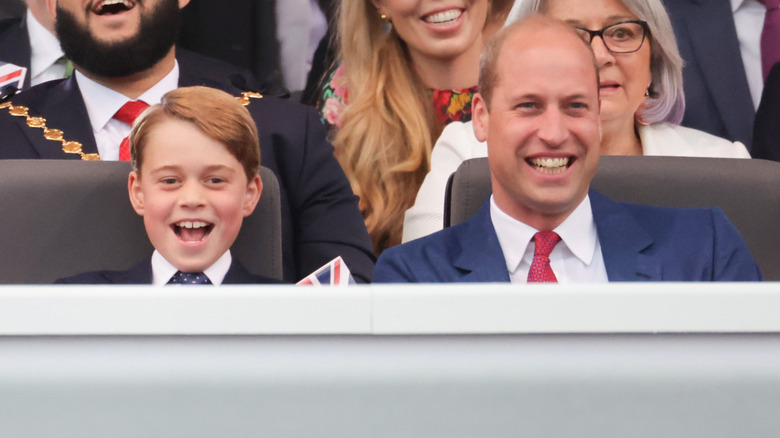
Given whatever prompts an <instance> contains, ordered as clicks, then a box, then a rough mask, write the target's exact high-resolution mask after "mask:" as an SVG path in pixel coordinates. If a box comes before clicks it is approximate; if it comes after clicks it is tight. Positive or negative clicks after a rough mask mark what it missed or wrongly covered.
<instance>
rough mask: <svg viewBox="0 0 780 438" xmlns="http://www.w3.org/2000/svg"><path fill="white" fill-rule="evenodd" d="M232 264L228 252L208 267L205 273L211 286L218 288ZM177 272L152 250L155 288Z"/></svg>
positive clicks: (160, 255) (163, 284)
mask: <svg viewBox="0 0 780 438" xmlns="http://www.w3.org/2000/svg"><path fill="white" fill-rule="evenodd" d="M232 263H233V257H232V256H231V255H230V250H227V251H225V253H224V254H222V257H220V258H218V259H217V261H216V262H214V264H213V265H211V266H209V267H208V268H207V269H206V270H205V271H203V273H204V274H206V277H208V278H209V280H210V281H211V284H213V285H215V286H219V285H221V284H222V282H223V281H224V280H225V276H226V275H227V272H228V271H229V270H230V265H231V264H232ZM178 271H179V269H178V268H176V267H175V266H173V265H172V264H170V263H169V262H168V260H165V257H163V256H162V254H160V251H157V250H156V249H155V250H154V253H153V254H152V284H153V285H155V286H165V285H166V284H168V281H170V280H171V277H173V276H174V274H176V273H177V272H178Z"/></svg>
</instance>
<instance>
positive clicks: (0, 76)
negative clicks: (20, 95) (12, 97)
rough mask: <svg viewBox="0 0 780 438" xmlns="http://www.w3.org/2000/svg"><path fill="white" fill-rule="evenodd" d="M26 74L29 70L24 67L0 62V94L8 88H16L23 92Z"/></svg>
mask: <svg viewBox="0 0 780 438" xmlns="http://www.w3.org/2000/svg"><path fill="white" fill-rule="evenodd" d="M26 74H27V69H26V68H24V67H19V66H18V65H14V64H9V63H6V62H0V93H2V92H3V91H5V89H6V88H8V87H16V88H18V89H19V90H21V89H22V85H23V84H24V76H25V75H26Z"/></svg>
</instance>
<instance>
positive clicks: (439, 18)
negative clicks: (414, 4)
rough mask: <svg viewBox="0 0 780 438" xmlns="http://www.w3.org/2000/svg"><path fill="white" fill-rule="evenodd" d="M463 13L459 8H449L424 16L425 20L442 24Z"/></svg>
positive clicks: (455, 18)
mask: <svg viewBox="0 0 780 438" xmlns="http://www.w3.org/2000/svg"><path fill="white" fill-rule="evenodd" d="M462 13H463V11H461V10H460V9H450V10H448V11H442V12H437V13H435V14H431V15H428V16H427V17H425V21H426V22H427V23H431V24H443V23H449V22H451V21H455V20H457V19H458V17H460V15H461V14H462Z"/></svg>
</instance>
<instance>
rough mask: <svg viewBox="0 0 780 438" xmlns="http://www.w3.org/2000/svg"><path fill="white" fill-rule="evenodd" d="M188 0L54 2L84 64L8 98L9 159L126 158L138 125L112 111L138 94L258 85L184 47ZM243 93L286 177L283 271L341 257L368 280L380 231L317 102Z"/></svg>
mask: <svg viewBox="0 0 780 438" xmlns="http://www.w3.org/2000/svg"><path fill="white" fill-rule="evenodd" d="M187 1H188V0H178V1H177V0H147V1H145V2H143V3H136V2H130V3H113V2H110V3H109V4H107V3H106V2H103V1H98V2H94V3H92V4H91V8H90V9H88V10H85V9H84V7H83V6H82V2H81V1H80V0H59V1H55V0H51V1H50V8H51V9H52V13H55V14H56V29H57V33H58V37H59V39H60V42H61V43H62V46H63V49H64V51H65V53H66V54H67V56H68V58H70V59H71V60H72V61H73V63H74V65H75V66H76V73H75V74H74V75H73V76H71V77H70V78H69V79H66V80H61V81H56V82H47V83H44V84H41V85H39V86H36V87H32V88H30V89H29V90H26V91H24V92H22V93H20V94H19V95H17V96H15V97H14V98H13V101H12V103H13V105H12V106H9V104H8V102H6V103H5V104H0V132H2V133H3V135H2V136H0V159H9V158H14V159H34V158H43V159H79V158H86V159H94V158H97V157H99V158H100V159H104V160H105V159H108V160H112V159H113V160H116V159H118V158H119V154H120V144H121V143H122V139H123V138H124V137H126V136H127V134H128V133H129V132H130V126H129V125H128V124H126V123H124V122H122V121H120V120H118V119H112V115H113V114H114V113H116V112H117V110H119V109H120V108H121V107H122V106H123V105H124V104H125V103H127V102H128V101H137V100H140V101H144V102H145V103H147V104H154V103H158V102H159V100H160V98H161V97H162V95H163V94H165V93H166V92H168V91H170V90H172V89H174V88H176V87H180V86H193V85H205V86H209V87H213V88H218V89H221V90H223V91H226V92H228V93H230V94H232V95H234V96H237V95H239V94H240V93H241V92H242V91H243V90H245V89H247V88H252V87H254V86H255V85H256V84H255V81H254V79H253V78H252V76H251V75H249V74H245V73H244V72H243V71H242V70H240V69H237V68H234V67H232V66H229V65H227V64H224V63H222V62H219V61H214V60H211V59H209V58H205V57H203V56H200V55H196V54H193V53H190V52H186V51H183V50H177V49H176V47H175V46H174V41H175V40H176V29H177V25H178V20H179V14H180V8H181V7H184V6H185V5H186V4H187ZM127 5H130V7H128V6H127ZM55 6H56V9H55ZM252 96H256V95H254V94H253V95H252ZM244 100H245V103H247V105H248V108H249V110H250V113H251V114H252V117H253V119H254V120H255V122H256V123H257V126H258V130H259V134H260V148H261V150H262V154H263V165H264V166H265V167H268V168H269V169H271V170H272V171H273V172H274V174H275V175H276V177H277V178H278V180H279V185H280V190H281V203H282V253H283V262H282V267H283V270H284V280H285V281H289V282H295V281H297V280H299V279H300V278H302V277H304V276H305V275H307V274H309V273H310V272H312V271H314V270H316V269H317V268H319V267H320V266H322V265H324V264H326V263H327V262H329V261H330V260H332V259H333V258H335V257H336V256H338V255H340V256H342V258H343V259H344V261H345V263H346V264H347V266H349V268H350V270H351V272H352V273H353V275H354V276H355V278H356V279H357V280H358V281H368V280H369V279H370V278H371V274H372V271H373V265H374V260H375V257H374V255H373V252H372V251H371V241H370V239H369V237H368V233H367V232H366V229H365V225H364V224H363V219H362V216H361V215H360V211H359V210H358V208H357V199H356V197H355V196H354V194H353V193H352V190H351V188H350V186H349V182H348V180H347V179H346V176H345V175H344V173H343V171H342V170H341V167H340V166H339V164H338V162H337V161H336V159H335V158H334V157H333V148H332V146H331V145H330V144H329V143H328V142H327V140H326V137H325V131H324V129H323V127H322V125H321V123H320V122H319V118H318V115H317V114H316V112H315V111H314V110H312V109H310V108H308V107H305V106H303V105H300V104H297V103H293V102H289V101H285V100H281V99H276V98H273V97H267V96H266V97H262V98H249V97H245V98H244ZM22 107H23V108H26V110H21V108H22ZM19 110H21V111H23V112H25V111H26V112H27V113H28V114H29V116H36V117H41V119H35V121H36V122H41V123H43V124H45V127H46V129H43V127H42V126H41V125H39V124H35V123H34V124H30V123H28V120H27V118H26V117H15V116H12V115H11V113H13V112H15V111H19ZM213 110H214V111H219V108H214V109H213ZM36 126H37V127H36Z"/></svg>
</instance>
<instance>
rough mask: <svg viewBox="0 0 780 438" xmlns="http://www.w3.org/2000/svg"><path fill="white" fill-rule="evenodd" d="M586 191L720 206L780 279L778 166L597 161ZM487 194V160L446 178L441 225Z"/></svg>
mask: <svg viewBox="0 0 780 438" xmlns="http://www.w3.org/2000/svg"><path fill="white" fill-rule="evenodd" d="M591 187H593V188H594V189H596V190H598V191H599V192H601V193H603V194H605V195H607V196H609V197H611V198H612V199H614V200H616V201H624V202H633V203H637V204H649V205H658V206H665V207H720V208H721V209H723V211H724V212H725V213H726V215H727V216H728V218H729V220H731V222H732V223H733V224H734V225H735V226H736V227H737V229H739V232H740V233H741V234H742V237H743V238H744V239H745V242H747V245H748V247H749V248H750V251H751V253H752V254H753V257H754V258H755V259H756V262H757V263H758V265H759V266H760V267H761V270H762V271H763V273H764V279H765V280H772V281H778V280H780V162H774V161H768V160H756V159H752V160H738V159H728V158H700V157H616V156H603V157H601V161H600V163H599V170H598V172H597V173H596V176H595V178H594V179H593V183H592V184H591ZM490 191H491V184H490V169H489V168H488V162H487V158H475V159H471V160H468V161H465V162H463V163H462V164H461V165H460V167H459V168H458V170H457V171H456V172H455V173H454V174H453V175H452V177H450V181H449V183H448V185H447V194H446V200H445V206H444V210H445V211H444V226H445V227H447V226H450V225H455V224H458V223H460V222H463V221H464V220H466V219H468V218H469V217H471V216H472V215H473V214H474V213H476V212H477V211H478V210H479V208H480V207H481V206H482V203H483V202H484V201H485V200H486V199H487V197H488V195H489V194H490Z"/></svg>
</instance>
